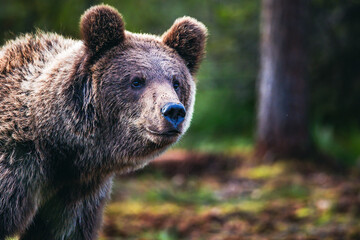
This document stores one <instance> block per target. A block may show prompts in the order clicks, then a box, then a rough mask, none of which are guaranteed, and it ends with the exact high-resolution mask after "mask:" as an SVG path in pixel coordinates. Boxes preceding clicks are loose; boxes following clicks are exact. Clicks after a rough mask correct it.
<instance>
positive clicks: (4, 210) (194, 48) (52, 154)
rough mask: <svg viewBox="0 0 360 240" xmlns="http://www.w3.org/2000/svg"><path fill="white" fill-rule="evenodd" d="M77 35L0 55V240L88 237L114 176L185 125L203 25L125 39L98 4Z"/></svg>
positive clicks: (30, 38) (11, 45) (18, 44)
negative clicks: (8, 239) (77, 37)
mask: <svg viewBox="0 0 360 240" xmlns="http://www.w3.org/2000/svg"><path fill="white" fill-rule="evenodd" d="M80 30H81V35H82V40H81V41H78V40H72V39H67V38H64V37H62V36H59V35H56V34H47V33H43V32H37V33H36V34H26V35H23V36H21V37H19V38H17V39H15V40H13V41H9V42H8V43H7V44H6V45H5V46H3V47H2V48H1V49H0V239H5V237H7V236H13V235H19V236H20V239H22V240H24V239H37V240H39V239H41V240H43V239H51V240H57V239H59V240H60V239H61V240H63V239H76V240H79V239H95V238H96V237H97V232H98V230H99V228H100V225H101V219H102V211H103V208H104V204H105V202H106V200H107V199H108V197H109V192H110V189H111V184H112V178H113V176H114V174H115V173H125V172H129V171H132V170H135V169H138V168H140V167H142V166H144V165H145V164H146V163H147V162H148V161H149V160H150V159H152V158H153V157H154V156H156V155H158V154H160V153H161V152H163V151H164V150H165V149H166V148H168V147H169V146H170V145H171V144H173V143H175V142H176V141H177V140H178V139H179V138H180V137H181V136H182V135H183V134H184V132H185V131H186V130H187V128H188V127H189V123H190V120H191V116H192V112H193V105H194V97H195V80H194V75H195V73H196V71H197V69H198V67H199V64H200V62H201V60H202V58H203V55H204V48H205V43H206V37H207V30H206V28H205V26H204V25H203V24H202V23H200V22H198V21H197V20H195V19H193V18H190V17H183V18H179V19H177V20H176V21H175V23H174V24H173V26H172V27H171V28H170V29H169V30H168V31H167V32H165V33H164V34H163V35H162V36H154V35H149V34H135V33H131V32H128V31H125V29H124V21H123V19H122V17H121V15H120V14H119V13H118V12H117V10H115V9H114V8H112V7H110V6H107V5H99V6H95V7H92V8H90V9H89V10H87V11H86V12H85V13H84V14H83V16H82V17H81V21H80Z"/></svg>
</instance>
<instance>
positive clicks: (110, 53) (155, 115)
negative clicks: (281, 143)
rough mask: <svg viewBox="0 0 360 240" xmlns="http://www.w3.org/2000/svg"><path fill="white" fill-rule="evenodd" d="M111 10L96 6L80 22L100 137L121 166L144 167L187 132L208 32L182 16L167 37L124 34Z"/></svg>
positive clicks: (113, 11)
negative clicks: (197, 72)
mask: <svg viewBox="0 0 360 240" xmlns="http://www.w3.org/2000/svg"><path fill="white" fill-rule="evenodd" d="M124 26H125V25H124V21H123V19H122V16H121V15H120V14H119V13H118V11H117V10H115V9H114V8H112V7H110V6H107V5H99V6H95V7H92V8H90V9H89V10H87V11H86V12H85V13H84V14H83V16H82V17H81V21H80V30H81V34H82V39H83V43H84V45H85V48H86V55H87V57H86V58H87V60H86V66H87V68H88V69H89V70H88V71H90V75H91V77H90V79H91V85H92V87H91V90H86V89H85V90H84V91H92V93H91V95H92V98H93V101H94V104H93V105H94V108H95V109H96V112H97V117H98V122H99V125H100V128H99V129H101V133H100V135H101V136H102V138H103V139H104V140H103V141H104V144H103V145H105V148H107V150H106V151H105V152H107V153H108V154H109V155H110V156H107V157H108V158H111V159H119V161H120V160H121V163H120V164H121V166H122V169H124V167H125V168H126V167H128V168H129V169H130V170H133V169H135V168H139V167H141V166H143V165H144V164H145V163H146V162H147V160H148V159H149V157H150V158H151V157H152V156H155V155H157V154H159V153H160V152H162V151H163V150H164V149H166V148H167V147H169V146H170V145H171V144H173V143H175V142H176V141H177V140H178V139H179V138H180V137H181V136H182V135H183V134H184V133H185V131H186V130H187V129H188V127H189V124H190V120H191V117H192V113H193V107H194V99H195V80H194V75H195V73H196V71H197V69H198V67H199V64H200V62H201V60H202V58H203V55H204V49H205V44H206V38H207V30H206V27H205V26H204V25H203V24H202V23H200V22H198V21H197V20H195V19H193V18H190V17H182V18H179V19H177V20H176V21H175V22H174V24H173V25H172V27H171V28H170V29H169V30H168V31H166V32H165V33H164V34H163V35H162V36H154V35H149V34H135V33H131V32H128V31H126V30H125V27H124Z"/></svg>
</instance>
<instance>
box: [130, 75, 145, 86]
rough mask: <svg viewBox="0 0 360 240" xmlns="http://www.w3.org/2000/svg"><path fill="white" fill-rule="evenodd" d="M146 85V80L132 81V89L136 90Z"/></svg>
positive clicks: (137, 79) (135, 79)
mask: <svg viewBox="0 0 360 240" xmlns="http://www.w3.org/2000/svg"><path fill="white" fill-rule="evenodd" d="M144 85H145V79H144V78H141V77H134V78H133V79H131V87H132V88H134V89H139V88H142V87H143V86H144Z"/></svg>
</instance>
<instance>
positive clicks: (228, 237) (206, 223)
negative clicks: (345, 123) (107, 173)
mask: <svg viewBox="0 0 360 240" xmlns="http://www.w3.org/2000/svg"><path fill="white" fill-rule="evenodd" d="M255 162H256V161H254V159H253V157H252V156H251V154H241V153H232V154H206V153H194V152H187V151H184V150H172V151H170V152H168V153H167V154H165V155H163V156H162V157H160V158H158V159H156V160H155V161H153V162H152V163H151V164H150V165H149V166H148V167H146V168H144V169H143V170H141V171H138V172H136V173H132V174H129V175H126V176H120V177H118V178H117V179H116V181H115V184H114V190H113V194H112V200H111V203H110V204H109V205H108V207H107V209H106V213H105V216H104V225H103V231H102V233H101V239H102V240H105V239H106V240H115V239H116V240H117V239H141V240H157V239H159V240H202V239H203V240H240V239H256V240H262V239H274V240H275V239H276V240H277V239H287V240H292V239H293V240H305V239H306V240H316V239H326V240H330V239H349V240H350V239H353V240H356V239H360V184H359V183H360V181H359V180H360V178H359V177H358V174H353V173H350V172H349V173H345V174H344V173H341V174H339V173H338V172H337V171H336V169H327V170H325V169H324V168H319V167H318V166H317V165H312V164H309V163H305V162H296V161H290V160H287V161H285V160H284V161H278V162H274V163H272V164H256V163H255Z"/></svg>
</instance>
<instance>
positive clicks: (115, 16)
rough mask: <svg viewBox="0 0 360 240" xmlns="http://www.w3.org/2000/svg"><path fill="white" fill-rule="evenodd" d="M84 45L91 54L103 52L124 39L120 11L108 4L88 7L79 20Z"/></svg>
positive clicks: (123, 25) (123, 26)
mask: <svg viewBox="0 0 360 240" xmlns="http://www.w3.org/2000/svg"><path fill="white" fill-rule="evenodd" d="M80 31H81V36H82V39H83V41H84V43H85V46H86V47H87V48H88V49H89V50H90V52H91V53H92V55H96V54H98V53H100V52H103V51H104V50H105V49H109V48H111V47H113V46H115V45H118V44H120V43H121V42H123V41H124V39H125V24H124V21H123V19H122V16H121V15H120V13H119V12H118V11H117V10H116V9H115V8H113V7H110V6H108V5H98V6H94V7H91V8H89V9H88V10H87V11H86V12H85V13H84V14H83V15H82V16H81V20H80Z"/></svg>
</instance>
